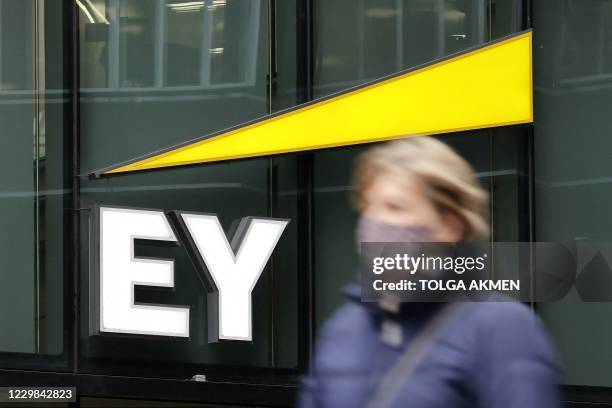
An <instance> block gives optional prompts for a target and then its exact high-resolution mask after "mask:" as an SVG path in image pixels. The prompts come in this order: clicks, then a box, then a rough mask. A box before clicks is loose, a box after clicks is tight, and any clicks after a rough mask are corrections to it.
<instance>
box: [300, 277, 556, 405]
mask: <svg viewBox="0 0 612 408" xmlns="http://www.w3.org/2000/svg"><path fill="white" fill-rule="evenodd" d="M359 293H360V292H359V287H358V285H356V284H354V285H351V286H350V287H349V289H348V295H349V298H350V301H349V302H348V303H347V304H346V305H344V306H343V307H341V308H340V309H339V310H338V311H337V312H336V313H335V314H334V316H333V317H332V318H331V319H330V320H329V321H328V322H327V323H326V324H325V326H324V327H323V328H322V330H321V332H320V335H319V339H318V342H317V348H316V355H315V358H314V361H313V366H312V367H311V370H310V371H311V372H310V374H309V375H307V376H306V377H305V378H304V379H303V384H302V390H301V393H300V395H299V401H298V405H299V406H300V407H303V408H310V407H351V408H353V407H354V408H358V407H364V406H366V405H367V404H368V401H369V400H370V398H371V396H372V394H373V393H374V391H375V390H376V387H377V385H378V383H379V380H380V379H381V378H382V377H383V376H384V375H385V373H387V372H388V370H389V369H390V368H391V367H392V366H393V364H394V363H395V362H396V361H397V359H398V358H399V357H400V356H401V355H402V352H403V351H404V350H405V349H406V346H407V345H408V344H410V342H411V340H412V339H413V338H414V336H415V334H416V333H417V332H418V331H419V329H420V328H422V327H423V326H424V324H425V323H426V322H427V321H428V320H429V319H430V318H431V317H432V316H433V315H434V313H435V312H436V310H438V309H439V308H440V307H441V305H442V304H441V303H405V304H403V305H402V310H401V311H400V312H399V314H393V313H388V312H385V311H383V310H381V309H380V308H379V307H378V306H377V305H374V304H368V303H361V302H360V301H359V296H360V295H359ZM389 321H393V322H394V327H396V328H401V335H396V336H392V338H393V337H395V342H396V344H392V343H394V341H389V340H388V339H384V337H385V336H384V335H382V331H381V330H382V329H381V326H382V325H383V322H387V323H388V322H389ZM386 327H388V325H387V326H386ZM396 332H397V331H396ZM396 334H397V333H396ZM381 335H382V337H381ZM387 337H388V336H387ZM398 339H400V340H399V342H397V341H398ZM557 375H558V368H557V364H556V359H555V355H554V353H553V351H552V347H551V344H550V343H549V340H548V337H547V336H546V334H545V333H544V330H543V329H542V327H541V324H540V322H539V320H538V318H537V316H536V315H535V314H534V313H533V312H532V311H531V310H530V309H529V308H528V307H526V306H525V305H523V304H521V303H517V302H511V301H501V302H472V303H467V304H465V305H463V306H462V307H461V308H460V309H459V310H458V311H457V314H455V315H453V317H452V318H451V319H450V320H449V321H448V322H447V324H445V325H444V327H443V329H442V330H441V331H440V332H439V335H438V336H437V339H436V340H435V343H434V344H433V347H432V348H431V349H430V351H429V352H428V353H427V354H426V355H425V357H424V358H423V359H422V360H421V361H420V363H419V364H418V365H417V366H416V368H415V370H414V371H413V373H412V375H410V376H409V378H406V379H405V381H404V380H402V381H401V382H400V384H401V387H400V389H399V391H398V392H397V393H396V395H395V396H394V397H393V398H392V399H393V402H392V403H391V404H390V406H392V407H407V408H459V407H480V408H553V407H559V406H560V397H559V390H558V385H557V384H558V378H557Z"/></svg>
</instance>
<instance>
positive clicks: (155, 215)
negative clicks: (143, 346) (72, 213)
mask: <svg viewBox="0 0 612 408" xmlns="http://www.w3.org/2000/svg"><path fill="white" fill-rule="evenodd" d="M170 221H172V225H171V223H170ZM288 223H289V220H283V219H273V218H252V217H247V218H243V219H242V220H241V222H240V224H239V226H238V229H237V231H236V233H235V234H234V236H233V238H232V240H231V243H230V242H228V240H227V237H226V236H225V233H224V232H223V228H222V227H221V224H220V223H219V219H218V218H217V216H216V215H214V214H195V213H185V212H179V211H175V212H171V213H168V214H166V213H164V212H163V211H156V210H144V209H134V208H118V207H96V208H94V209H93V210H92V215H91V228H90V231H91V237H90V240H91V242H92V248H91V253H90V258H91V261H90V262H91V265H90V269H91V276H90V280H91V288H90V299H91V303H92V308H91V311H92V312H91V318H90V321H91V328H90V332H91V334H99V333H125V334H141V335H154V336H172V337H189V307H188V306H170V305H152V304H138V303H136V302H135V301H134V286H136V285H143V286H158V287H166V288H173V287H174V262H173V261H172V260H168V259H155V258H143V257H139V258H137V257H136V256H135V255H134V241H135V240H137V239H142V240H153V241H164V242H170V243H172V242H174V243H178V242H179V240H180V241H181V242H182V243H183V244H184V245H185V247H186V248H187V250H188V252H189V255H190V257H192V258H194V259H193V260H194V261H195V262H194V263H195V264H196V265H201V266H202V267H201V269H202V273H203V274H204V279H203V281H204V282H205V283H207V285H206V286H207V290H208V292H209V293H208V296H207V299H208V310H209V312H208V314H209V315H208V328H209V330H208V331H209V340H210V341H218V340H243V341H251V340H252V312H251V292H252V291H253V288H254V287H255V284H256V283H257V280H258V279H259V276H260V275H261V272H262V271H263V268H264V267H265V265H266V263H267V262H268V259H269V258H270V256H271V255H272V251H273V250H274V248H275V247H276V244H277V243H278V240H279V238H280V236H281V234H282V233H283V231H284V229H285V227H286V226H287V224H288ZM177 235H179V236H178V237H177Z"/></svg>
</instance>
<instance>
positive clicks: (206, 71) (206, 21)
mask: <svg viewBox="0 0 612 408" xmlns="http://www.w3.org/2000/svg"><path fill="white" fill-rule="evenodd" d="M208 1H210V0H207V1H205V2H204V6H203V7H202V48H201V50H200V85H201V86H203V87H207V86H209V85H210V82H211V81H210V48H211V46H212V33H213V12H214V11H213V10H210V9H209V7H208Z"/></svg>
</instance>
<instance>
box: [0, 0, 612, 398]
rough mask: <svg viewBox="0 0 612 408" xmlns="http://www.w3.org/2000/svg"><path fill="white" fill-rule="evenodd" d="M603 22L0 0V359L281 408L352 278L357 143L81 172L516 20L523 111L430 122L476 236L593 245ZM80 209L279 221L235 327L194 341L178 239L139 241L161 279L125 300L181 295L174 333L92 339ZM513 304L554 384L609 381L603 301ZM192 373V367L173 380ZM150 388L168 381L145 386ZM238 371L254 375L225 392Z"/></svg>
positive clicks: (239, 378) (405, 5) (146, 391)
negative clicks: (471, 190)
mask: <svg viewBox="0 0 612 408" xmlns="http://www.w3.org/2000/svg"><path fill="white" fill-rule="evenodd" d="M532 3H533V4H532ZM608 17H612V5H611V4H610V2H609V1H607V0H590V1H579V0H567V1H558V0H542V1H537V2H531V1H527V0H477V1H475V0H266V1H264V0H202V1H179V0H0V101H1V103H0V123H1V124H2V129H3V132H2V135H1V136H0V231H2V233H0V333H1V334H0V374H1V373H2V372H3V370H5V369H21V370H29V369H31V370H36V371H40V372H43V373H49V372H53V373H55V374H47V375H49V376H51V377H44V378H46V379H49V378H56V377H53V375H58V376H61V375H66V376H68V375H70V376H72V375H74V376H75V377H62V378H65V380H62V381H67V382H70V381H73V382H74V381H77V380H76V379H75V378H78V379H79V380H78V381H81V382H79V384H81V386H82V387H84V388H85V389H87V390H89V391H90V394H89V396H93V397H96V396H97V397H100V396H105V397H108V398H128V397H129V398H132V397H133V398H138V399H148V398H150V399H154V398H155V399H166V400H181V399H184V400H191V401H194V400H197V399H198V398H199V399H202V400H203V401H204V402H211V403H223V402H226V403H237V404H239V403H240V401H241V398H242V400H243V401H250V400H249V398H250V397H253V398H259V399H257V401H259V402H260V405H268V404H269V405H283V404H282V402H286V401H287V400H288V398H290V397H287V395H292V393H293V392H294V391H295V386H296V380H297V378H298V375H299V374H300V373H301V372H302V371H303V370H304V369H305V368H306V366H307V363H308V360H309V358H310V356H311V353H312V347H313V339H314V337H315V336H316V333H317V329H318V328H319V327H320V325H321V324H322V322H324V321H325V320H326V319H327V318H328V317H329V316H330V314H331V313H332V311H333V310H334V309H335V308H336V307H337V306H338V305H339V304H341V302H342V301H343V299H342V297H341V295H340V292H339V291H340V288H341V287H342V286H343V285H345V284H346V283H347V282H349V281H350V280H351V279H352V278H354V277H355V275H356V273H357V255H356V253H355V243H354V239H353V229H354V224H355V220H356V213H355V212H354V211H353V210H352V208H351V206H350V203H349V195H350V193H351V191H352V189H353V186H352V181H351V172H352V163H353V160H354V158H355V157H356V156H357V155H358V154H359V153H360V152H362V151H363V150H364V149H365V148H367V146H351V147H345V148H334V149H325V150H317V151H312V152H303V153H295V154H285V155H275V156H270V157H261V158H256V159H241V160H236V161H224V162H219V163H214V164H208V165H198V166H186V167H180V168H173V169H165V170H161V171H150V172H140V173H133V174H127V175H121V176H113V177H101V178H95V177H89V174H91V173H92V172H94V171H96V170H99V169H101V168H106V167H108V166H111V165H115V164H118V163H122V162H125V161H126V160H130V159H133V158H134V157H140V156H143V155H146V154H148V153H151V152H155V151H158V150H160V149H164V148H167V147H170V146H174V145H177V144H180V143H184V142H187V141H190V140H193V139H195V138H198V137H201V136H204V135H207V134H211V133H214V132H218V131H221V130H224V129H228V128H230V127H233V126H236V125H240V124H243V123H245V122H248V121H251V120H254V119H257V118H261V117H265V116H266V115H270V114H273V113H275V112H278V111H281V110H283V109H286V108H291V107H294V106H296V105H299V104H301V103H303V102H306V101H308V100H310V99H315V98H321V97H325V96H329V95H331V94H334V93H336V92H342V91H345V90H347V89H350V88H352V87H354V86H357V85H361V84H364V83H366V82H368V81H372V80H376V79H378V78H381V77H384V76H387V75H391V74H394V73H397V72H400V71H403V70H407V69H411V68H414V67H417V66H419V65H423V64H428V63H430V62H432V61H434V60H436V59H440V58H444V57H446V56H449V55H452V54H454V53H457V52H462V51H465V50H468V49H470V48H472V47H476V46H479V45H482V44H486V43H488V42H491V41H494V40H497V39H499V38H502V37H504V36H507V35H510V34H513V33H517V32H519V31H521V30H523V29H525V28H530V27H531V26H533V29H534V47H533V49H534V85H535V123H534V125H525V126H509V127H501V128H493V129H484V130H475V131H469V132H460V133H454V134H449V135H444V136H440V138H441V139H442V140H444V141H445V142H448V143H449V144H450V145H452V146H453V147H454V148H456V149H457V150H458V151H459V152H460V153H462V154H463V155H464V156H465V157H466V158H467V159H468V160H469V162H470V163H471V164H472V165H473V166H474V168H475V169H476V171H477V173H478V177H479V179H480V180H481V182H482V184H483V186H484V187H485V188H486V189H487V190H488V192H489V194H490V204H489V206H490V211H491V215H492V217H491V230H492V232H493V233H492V239H493V240H494V241H529V240H538V241H555V242H565V241H570V242H577V241H597V242H602V241H607V240H608V239H609V237H608V236H609V233H608V232H607V229H608V219H609V218H610V217H609V216H608V215H607V207H608V205H607V204H608V201H609V200H608V199H609V198H610V196H609V194H608V192H607V191H608V189H607V187H608V183H609V182H610V177H612V175H611V174H608V173H610V171H609V169H608V167H609V166H608V163H609V162H610V160H609V159H610V157H608V156H609V155H610V154H609V153H608V149H606V147H607V146H608V141H607V139H606V138H607V137H608V134H609V133H610V132H609V129H608V128H609V127H610V126H611V125H610V123H612V122H611V121H610V120H609V119H608V117H607V115H606V114H607V112H608V110H609V109H608V105H610V104H609V103H608V102H609V98H610V87H609V86H608V82H609V80H610V78H612V76H611V75H612V25H611V24H610V23H609V20H610V18H608ZM458 80H460V79H458ZM406 97H407V98H410V95H407V96H406ZM288 137H290V136H288ZM97 205H108V206H124V207H138V208H151V209H159V210H164V211H171V210H181V211H192V212H206V213H214V214H216V215H217V216H218V217H219V219H220V222H221V225H222V227H223V229H224V231H225V233H226V234H227V235H228V236H231V235H232V234H233V233H234V232H235V231H236V227H237V223H238V221H239V220H240V219H241V218H243V217H245V216H261V217H276V218H286V219H290V220H291V222H290V224H289V225H288V227H287V229H286V230H285V232H284V233H283V236H282V239H281V240H280V242H279V245H278V247H277V248H276V249H275V251H274V254H273V256H272V258H271V260H270V262H269V263H268V265H267V267H266V269H265V270H264V273H263V274H262V277H261V279H260V280H259V281H258V283H257V285H256V286H255V289H254V292H253V305H256V306H254V307H253V341H252V342H244V343H241V342H225V343H209V342H208V333H207V325H206V324H205V322H206V319H207V313H208V305H207V301H206V291H205V289H204V287H203V286H202V284H201V283H200V281H199V278H198V274H197V272H196V270H195V268H194V266H193V264H192V261H191V260H190V258H189V256H188V253H187V251H186V250H185V248H183V247H182V246H180V245H178V246H174V247H163V248H160V247H159V246H153V245H151V244H150V242H138V243H137V244H136V246H135V254H136V256H142V257H147V256H157V257H160V256H161V257H164V258H170V259H173V260H174V261H175V265H174V270H175V277H176V280H175V290H173V291H164V290H158V289H155V288H153V289H152V288H147V289H145V288H142V287H137V288H136V290H135V300H136V301H137V302H144V303H161V304H166V305H189V306H190V308H191V316H190V325H191V337H190V338H189V339H188V340H180V339H167V338H152V337H143V336H122V335H102V336H91V335H90V332H89V327H90V317H91V316H90V301H91V299H90V286H91V279H92V277H91V275H90V263H91V262H92V258H91V253H90V244H91V242H92V240H91V234H92V229H91V225H90V214H91V210H92V207H94V206H97ZM611 276H612V275H611ZM606 282H608V283H609V286H610V287H612V278H610V280H609V281H606ZM602 300H612V296H610V299H602ZM532 306H533V307H534V308H535V309H536V310H537V311H538V313H540V315H541V316H542V317H543V319H544V321H545V323H546V324H547V326H548V328H549V329H550V332H551V333H552V335H553V337H554V339H555V341H556V344H557V347H558V349H559V351H560V354H561V357H562V360H563V365H564V373H565V376H564V384H566V385H568V386H590V387H594V386H595V387H610V386H611V384H610V374H611V370H610V368H609V366H610V360H611V359H612V354H611V353H610V352H609V350H610V348H609V346H608V343H610V341H609V340H610V339H612V329H610V328H609V327H608V324H607V319H608V317H609V316H610V315H612V307H610V306H609V303H604V302H600V303H585V302H580V301H579V299H578V298H577V297H576V296H575V294H570V295H569V296H568V297H567V299H565V300H564V301H563V302H559V303H556V304H538V305H532ZM198 374H200V375H206V377H207V378H208V379H209V383H207V384H194V382H186V381H183V380H185V379H189V378H192V376H194V375H198ZM41 375H42V374H41ZM111 377H120V378H122V379H123V380H122V381H128V380H127V379H128V378H130V379H131V380H130V381H135V380H133V379H139V381H140V380H142V382H139V383H137V384H141V385H140V386H141V387H143V390H141V391H135V392H138V394H133V395H128V394H126V392H125V391H123V393H122V392H121V387H118V386H116V385H113V384H114V383H113V380H112V378H111ZM58 378H59V377H58ZM97 381H99V382H100V383H102V384H105V386H104V387H97V386H96V384H98V383H97ZM155 381H158V382H155ZM159 381H166V383H162V382H159ZM88 384H89V385H88ZM130 384H131V383H130ZM134 384H136V383H134ZM142 384H144V385H142ZM166 384H170V385H171V386H172V387H177V388H176V390H177V391H167V393H166V394H159V393H157V391H155V390H154V389H155V388H156V387H158V388H159V389H160V390H164V389H166V388H164V387H169V388H170V386H168V385H166ZM211 384H212V385H211ZM247 385H248V386H253V387H259V386H261V387H262V388H257V389H256V390H255V391H249V392H250V393H251V394H249V395H242V396H241V395H240V393H238V394H236V393H235V392H232V390H233V389H232V388H231V387H239V386H244V387H246V386H247ZM196 386H201V390H206V391H194V390H195V388H193V387H196ZM216 386H219V387H221V388H210V389H208V388H205V387H216ZM113 387H114V388H113ZM147 387H148V388H147ZM223 387H230V388H223ZM135 388H138V387H135ZM169 388H168V389H169ZM101 389H102V391H101ZM173 389H174V388H173ZM198 390H200V388H198ZM228 390H229V391H228ZM249 390H250V389H249ZM159 392H160V393H161V392H162V391H159ZM217 392H219V394H218V395H219V396H218V397H210V395H217V394H216V393H217ZM243 392H246V391H243ZM604 394H605V395H607V394H606V392H604ZM264 395H266V397H264ZM277 395H278V397H277ZM609 397H610V398H609V400H610V401H612V393H609ZM206 398H211V399H210V401H209V400H206ZM602 398H604V400H605V398H607V397H602ZM279 401H280V402H279ZM98 402H99V401H98ZM96 403H97V402H96V400H84V402H83V404H84V406H85V405H87V404H90V405H92V406H95V404H96ZM110 403H112V402H109V404H110Z"/></svg>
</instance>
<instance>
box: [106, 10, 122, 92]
mask: <svg viewBox="0 0 612 408" xmlns="http://www.w3.org/2000/svg"><path fill="white" fill-rule="evenodd" d="M120 8H121V0H108V17H109V18H108V20H109V22H110V27H109V31H108V66H107V69H108V87H109V88H113V89H115V88H119V82H120V80H119V76H120V75H119V60H120V58H119V49H120V48H121V47H120V44H119V41H120V30H121V18H120V16H121V10H120Z"/></svg>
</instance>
